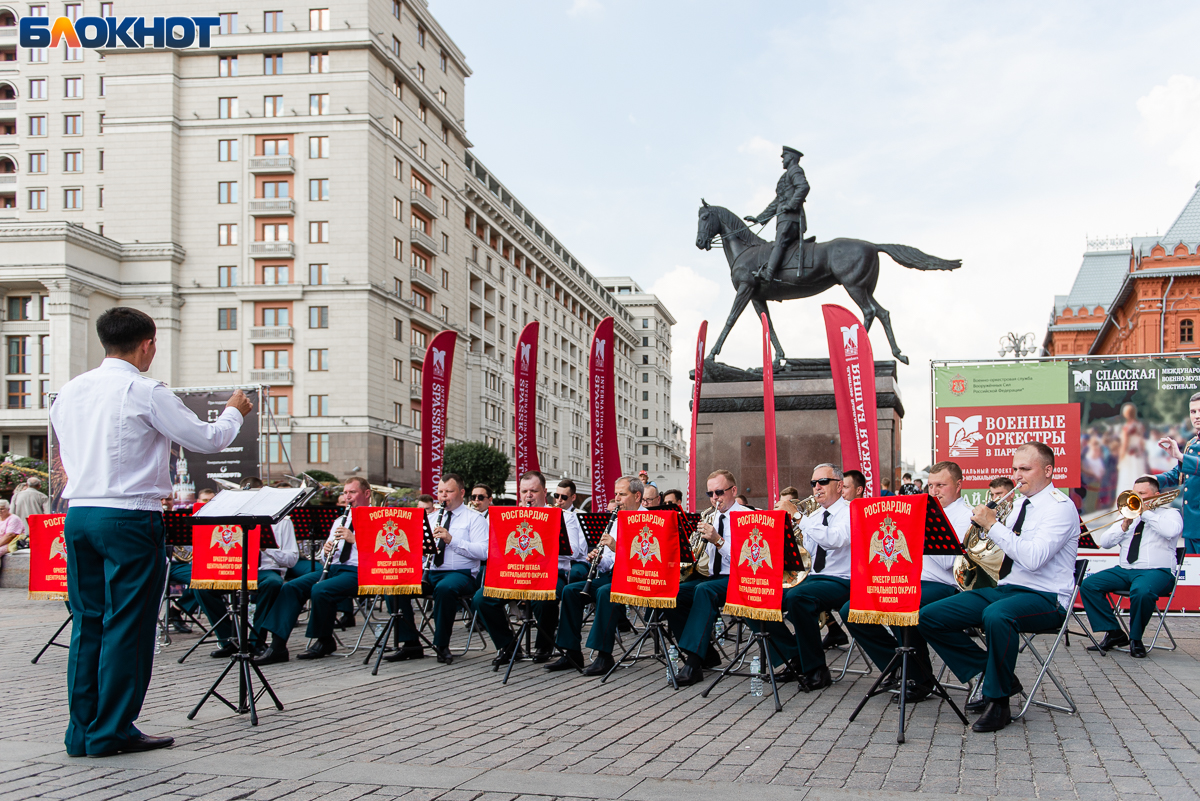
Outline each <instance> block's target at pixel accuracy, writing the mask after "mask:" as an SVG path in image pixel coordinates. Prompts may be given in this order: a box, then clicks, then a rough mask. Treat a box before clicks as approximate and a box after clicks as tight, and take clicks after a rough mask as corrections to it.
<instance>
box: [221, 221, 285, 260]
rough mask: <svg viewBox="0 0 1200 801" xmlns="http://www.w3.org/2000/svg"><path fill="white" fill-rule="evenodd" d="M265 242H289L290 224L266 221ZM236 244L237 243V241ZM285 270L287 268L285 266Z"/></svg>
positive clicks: (264, 226) (263, 239) (263, 228)
mask: <svg viewBox="0 0 1200 801" xmlns="http://www.w3.org/2000/svg"><path fill="white" fill-rule="evenodd" d="M262 230H263V237H262V241H263V242H287V241H288V224H287V223H266V224H265V225H263V227H262ZM234 244H237V243H236V242H235V243H234ZM284 269H285V270H286V269H287V268H284Z"/></svg>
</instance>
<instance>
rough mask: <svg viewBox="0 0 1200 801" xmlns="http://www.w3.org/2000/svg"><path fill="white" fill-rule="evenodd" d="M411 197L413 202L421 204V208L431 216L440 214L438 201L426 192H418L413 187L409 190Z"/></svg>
mask: <svg viewBox="0 0 1200 801" xmlns="http://www.w3.org/2000/svg"><path fill="white" fill-rule="evenodd" d="M409 197H410V198H411V200H412V202H413V203H415V204H416V205H417V206H420V207H421V210H422V211H424V212H425V213H426V214H428V215H429V216H431V217H437V216H438V207H437V203H435V202H434V200H433V198H431V197H430V196H429V195H427V194H425V193H424V192H418V191H417V190H415V189H412V190H410V191H409Z"/></svg>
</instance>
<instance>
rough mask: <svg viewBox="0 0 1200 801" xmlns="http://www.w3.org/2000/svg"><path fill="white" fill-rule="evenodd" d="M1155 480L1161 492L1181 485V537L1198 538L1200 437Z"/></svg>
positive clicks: (1199, 535)
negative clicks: (1177, 461)
mask: <svg viewBox="0 0 1200 801" xmlns="http://www.w3.org/2000/svg"><path fill="white" fill-rule="evenodd" d="M1155 478H1157V479H1158V486H1159V487H1160V488H1161V489H1163V490H1168V489H1171V488H1172V487H1178V486H1180V485H1183V492H1181V493H1180V495H1182V496H1183V536H1185V537H1189V538H1193V539H1194V538H1200V437H1192V438H1191V439H1190V440H1189V441H1188V444H1187V445H1185V446H1184V448H1183V460H1182V461H1180V462H1179V464H1177V465H1175V466H1174V467H1172V468H1171V469H1170V470H1168V471H1167V472H1165V473H1161V474H1159V475H1157V476H1155Z"/></svg>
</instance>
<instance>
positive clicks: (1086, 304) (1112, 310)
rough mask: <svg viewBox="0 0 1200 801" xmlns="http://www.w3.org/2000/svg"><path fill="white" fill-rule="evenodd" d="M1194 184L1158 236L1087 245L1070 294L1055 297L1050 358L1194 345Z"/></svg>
mask: <svg viewBox="0 0 1200 801" xmlns="http://www.w3.org/2000/svg"><path fill="white" fill-rule="evenodd" d="M1198 247H1200V183H1197V184H1196V191H1195V193H1194V194H1193V195H1192V197H1191V199H1190V200H1189V201H1188V203H1187V205H1186V206H1184V208H1183V211H1182V212H1180V214H1179V216H1178V217H1177V218H1176V220H1175V222H1174V223H1172V225H1171V227H1170V228H1169V229H1167V232H1166V233H1165V234H1163V235H1161V236H1139V237H1133V238H1132V239H1131V240H1129V243H1128V245H1127V246H1125V247H1120V248H1111V247H1110V248H1108V249H1105V248H1104V246H1103V245H1101V246H1100V247H1097V248H1096V249H1094V250H1093V249H1089V250H1088V252H1087V253H1085V254H1084V255H1083V263H1082V264H1081V265H1080V268H1079V273H1078V274H1077V275H1076V276H1075V283H1074V285H1073V286H1072V287H1071V292H1070V294H1068V295H1056V296H1055V298H1054V312H1053V313H1052V315H1051V321H1050V324H1049V326H1048V327H1047V329H1046V338H1045V341H1044V346H1045V349H1046V353H1047V354H1048V355H1051V356H1074V355H1086V354H1091V355H1130V354H1138V353H1170V352H1174V351H1195V350H1200V345H1197V339H1196V328H1197V326H1198V325H1200V253H1198V252H1197V250H1198Z"/></svg>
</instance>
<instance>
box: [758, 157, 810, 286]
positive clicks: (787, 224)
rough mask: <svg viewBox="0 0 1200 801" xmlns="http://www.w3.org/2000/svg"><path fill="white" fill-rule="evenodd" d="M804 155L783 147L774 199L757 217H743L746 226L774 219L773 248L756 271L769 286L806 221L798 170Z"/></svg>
mask: <svg viewBox="0 0 1200 801" xmlns="http://www.w3.org/2000/svg"><path fill="white" fill-rule="evenodd" d="M803 155H804V154H803V153H801V152H800V151H799V150H796V149H795V148H793V147H788V146H787V145H784V147H783V154H782V156H783V175H782V176H780V178H779V183H777V184H776V185H775V199H774V200H772V201H771V204H770V205H769V206H767V207H766V209H764V210H763V213H762V214H760V215H758V216H757V217H745V218H744V219H745V220H746V222H753V223H759V224H766V223H767V222H768V221H769V220H770V219H771V218H772V217H774V218H775V244H774V246H773V247H772V248H771V258H770V259H769V260H768V261H767V264H766V266H765V267H760V268H759V270H758V272H757V273H756V277H757V278H758V279H760V280H761V281H763V282H765V283H768V284H769V283H771V279H773V278H774V277H775V271H776V270H778V269H779V265H780V263H781V262H783V257H784V255H785V254H786V253H787V249H788V248H789V247H791V246H792V245H793V244H794V243H796V242H798V241H800V240H801V239H802V238H803V237H804V232H805V231H807V230H808V221H807V220H806V219H805V216H804V199H805V198H806V197H808V189H809V186H808V179H807V178H805V177H804V170H802V169H800V158H801V157H802V156H803Z"/></svg>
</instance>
